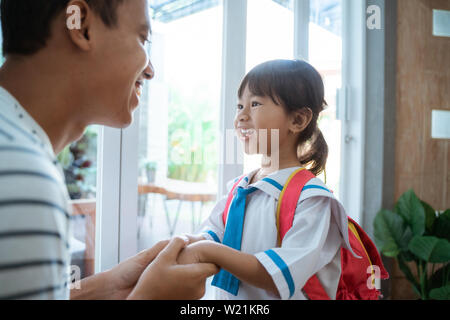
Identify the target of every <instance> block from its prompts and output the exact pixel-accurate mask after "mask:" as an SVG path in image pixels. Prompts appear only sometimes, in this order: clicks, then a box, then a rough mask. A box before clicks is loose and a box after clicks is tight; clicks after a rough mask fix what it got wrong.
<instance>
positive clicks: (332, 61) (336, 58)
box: [309, 0, 342, 197]
mask: <svg viewBox="0 0 450 320" xmlns="http://www.w3.org/2000/svg"><path fill="white" fill-rule="evenodd" d="M310 3H311V16H310V24H309V39H310V40H309V57H310V63H311V64H312V65H313V66H314V67H315V68H316V69H317V70H318V71H319V72H320V74H321V75H322V77H323V81H324V84H325V100H326V101H327V104H328V108H327V109H326V110H325V111H324V112H323V113H322V115H321V118H320V120H319V127H320V129H321V130H322V133H323V135H324V136H325V140H326V141H327V143H328V148H329V156H328V161H327V167H326V183H327V185H328V186H329V187H330V188H331V189H332V190H333V191H334V194H335V195H336V196H337V197H338V196H339V179H340V164H341V122H340V121H338V120H336V92H337V89H338V88H340V87H341V77H342V34H341V33H342V30H341V29H342V3H341V0H311V2H310ZM321 178H322V179H323V180H325V176H324V175H322V176H321Z"/></svg>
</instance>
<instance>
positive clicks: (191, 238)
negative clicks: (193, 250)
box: [181, 233, 206, 244]
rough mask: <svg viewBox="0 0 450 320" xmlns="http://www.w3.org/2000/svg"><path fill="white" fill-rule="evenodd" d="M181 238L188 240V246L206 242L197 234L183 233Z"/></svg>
mask: <svg viewBox="0 0 450 320" xmlns="http://www.w3.org/2000/svg"><path fill="white" fill-rule="evenodd" d="M181 236H182V237H184V238H187V239H188V240H189V242H188V244H193V243H196V242H199V241H203V240H206V239H205V238H204V237H203V236H202V235H198V234H188V233H183V234H182V235H181Z"/></svg>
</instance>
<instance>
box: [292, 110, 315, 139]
mask: <svg viewBox="0 0 450 320" xmlns="http://www.w3.org/2000/svg"><path fill="white" fill-rule="evenodd" d="M312 118H313V112H312V110H311V109H310V108H301V109H300V110H298V111H295V112H294V113H293V114H292V115H291V116H290V121H289V131H290V132H292V133H294V134H298V133H300V132H303V131H304V130H305V129H306V128H307V127H308V126H309V124H310V123H311V120H312Z"/></svg>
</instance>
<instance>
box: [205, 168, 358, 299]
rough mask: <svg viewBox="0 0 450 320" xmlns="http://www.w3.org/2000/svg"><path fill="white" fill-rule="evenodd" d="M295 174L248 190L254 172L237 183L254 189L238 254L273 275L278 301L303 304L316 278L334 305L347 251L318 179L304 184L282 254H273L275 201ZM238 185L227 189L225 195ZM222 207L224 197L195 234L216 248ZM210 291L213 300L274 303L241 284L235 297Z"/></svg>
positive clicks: (337, 208)
mask: <svg viewBox="0 0 450 320" xmlns="http://www.w3.org/2000/svg"><path fill="white" fill-rule="evenodd" d="M299 168H300V167H294V168H288V169H283V170H280V171H278V172H275V173H273V174H271V175H269V176H268V177H266V178H265V179H263V180H260V181H258V182H256V183H254V184H252V185H249V183H248V182H249V181H250V180H251V178H252V177H253V175H254V174H255V173H256V172H257V170H255V171H253V172H251V173H250V174H248V175H247V176H246V177H245V178H244V179H242V180H241V182H240V183H239V185H238V187H242V188H244V189H246V188H249V187H255V188H257V189H258V190H257V191H255V192H253V193H251V194H249V195H248V196H247V200H246V210H245V220H244V227H243V234H242V245H241V251H242V252H245V253H249V254H253V255H255V257H256V258H257V259H258V260H259V262H260V263H261V264H262V265H263V266H264V267H265V269H266V270H267V272H268V273H269V274H270V275H271V277H272V279H273V281H274V283H275V285H276V287H277V288H278V292H279V294H280V297H281V299H283V300H284V299H293V300H305V299H307V297H306V296H305V294H303V292H302V290H301V289H302V288H303V286H304V285H305V283H306V282H307V281H308V279H309V278H310V277H311V276H313V275H314V274H317V276H318V278H319V280H320V282H321V284H322V285H323V287H324V289H325V291H326V292H327V294H328V296H329V297H330V298H331V299H335V297H336V291H337V287H338V283H339V279H340V275H341V256H340V251H341V250H340V248H341V247H342V246H344V247H346V248H348V249H350V248H351V247H350V244H349V242H348V229H347V228H348V223H347V215H346V213H345V211H344V208H343V207H342V205H341V204H340V203H339V202H338V201H337V200H336V199H335V197H334V196H333V193H332V192H330V191H329V189H328V188H327V187H326V186H325V184H324V183H323V182H322V181H321V180H320V179H318V178H314V179H312V180H311V181H309V182H308V183H307V184H306V186H305V188H304V190H303V191H302V193H301V195H300V198H299V201H298V205H297V209H296V212H295V216H294V221H293V225H292V228H291V229H290V230H289V231H288V232H287V233H286V235H285V237H284V240H283V242H282V245H281V248H277V227H276V209H277V202H278V198H279V196H280V193H281V190H282V188H283V186H284V184H285V183H286V182H287V179H288V178H289V176H290V175H291V174H292V173H293V172H294V171H295V170H297V169H299ZM236 181H237V179H236V180H234V181H230V182H229V183H228V192H229V191H230V190H231V188H232V186H233V185H234V183H235V182H236ZM236 189H237V188H236ZM226 201H227V197H224V198H223V199H222V200H220V201H219V202H218V203H217V204H216V206H215V207H214V209H213V210H212V213H211V215H210V216H209V218H208V219H206V220H205V222H204V223H203V224H202V225H201V227H200V229H199V230H201V232H202V234H203V235H204V236H205V237H206V238H207V239H209V240H214V241H217V242H220V243H221V242H222V240H223V236H224V232H225V226H224V225H223V220H222V214H223V211H224V209H225V205H226ZM350 250H351V249H350ZM213 288H214V289H215V297H216V298H217V299H221V300H228V299H237V300H248V299H249V300H265V299H269V300H274V299H278V297H277V296H275V295H274V294H272V293H270V292H268V291H266V290H263V289H260V288H257V287H255V286H252V285H250V284H248V283H244V282H242V281H241V283H240V286H239V292H238V295H237V296H234V295H232V294H230V293H228V292H226V291H224V290H222V289H219V288H216V287H213Z"/></svg>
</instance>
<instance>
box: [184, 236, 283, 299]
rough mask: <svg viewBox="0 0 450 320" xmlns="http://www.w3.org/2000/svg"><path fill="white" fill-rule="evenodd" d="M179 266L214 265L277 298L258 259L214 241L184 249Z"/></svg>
mask: <svg viewBox="0 0 450 320" xmlns="http://www.w3.org/2000/svg"><path fill="white" fill-rule="evenodd" d="M178 262H179V263H180V264H190V263H198V262H208V263H214V264H216V265H217V266H219V267H221V268H222V269H225V270H227V271H228V272H230V273H232V274H233V275H234V276H235V277H237V278H238V279H240V280H241V281H243V282H246V283H249V284H251V285H253V286H255V287H258V288H261V289H264V290H267V291H270V292H272V293H274V294H276V295H277V296H279V293H278V289H277V287H276V286H275V283H274V282H273V280H272V277H271V276H270V275H269V273H268V272H267V271H266V269H265V268H264V266H263V265H262V264H261V263H260V262H259V261H258V259H257V258H256V257H255V256H254V255H251V254H248V253H244V252H241V251H238V250H235V249H232V248H230V247H227V246H225V245H223V244H220V243H217V242H214V241H209V240H206V241H199V242H196V243H194V244H191V245H189V246H188V247H186V248H185V249H184V250H183V251H182V252H181V254H180V255H179V257H178Z"/></svg>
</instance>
